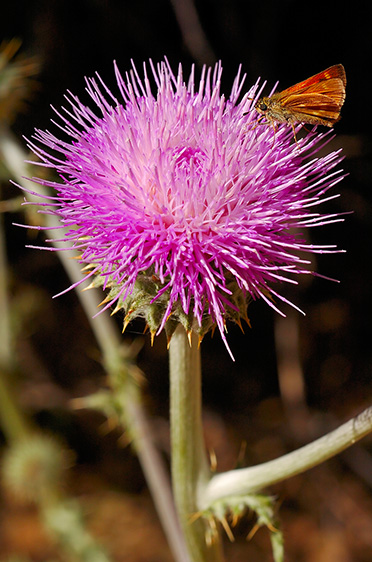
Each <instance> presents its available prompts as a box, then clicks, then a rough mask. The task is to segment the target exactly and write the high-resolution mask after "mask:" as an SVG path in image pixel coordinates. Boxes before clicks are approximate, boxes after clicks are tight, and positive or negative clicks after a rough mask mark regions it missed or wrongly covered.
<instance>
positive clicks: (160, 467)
mask: <svg viewBox="0 0 372 562" xmlns="http://www.w3.org/2000/svg"><path fill="white" fill-rule="evenodd" d="M0 152H1V153H2V155H3V158H4V161H5V162H6V165H7V167H8V169H9V171H10V172H11V173H12V175H13V177H14V178H15V180H16V181H17V182H18V183H19V184H20V185H22V186H23V187H25V188H27V189H30V190H32V191H33V192H36V191H37V192H38V193H39V194H40V196H41V197H42V196H43V195H46V194H47V192H46V190H45V188H43V187H42V186H40V185H36V184H34V183H33V182H31V181H30V180H27V179H26V178H27V176H29V175H30V174H29V172H28V168H27V166H26V164H25V160H26V158H27V155H26V154H25V153H24V151H23V150H22V149H21V148H20V146H19V145H18V143H17V142H16V140H15V139H13V137H12V135H11V133H10V131H8V130H5V129H0ZM29 200H32V201H35V202H37V201H39V199H38V198H37V197H36V196H31V195H30V196H29ZM42 216H43V217H44V219H45V221H46V226H48V227H49V228H55V227H56V226H60V223H59V222H58V219H57V217H55V216H52V215H42ZM54 233H55V231H53V230H52V231H51V232H50V233H47V234H49V238H53V237H54ZM55 246H56V247H62V248H63V247H65V245H63V244H62V243H60V242H57V243H56V244H55ZM57 255H58V257H59V258H60V260H61V261H62V264H63V266H64V268H65V269H66V271H67V273H68V275H69V277H70V279H71V282H72V283H76V282H77V281H79V280H80V279H81V277H82V274H81V271H80V269H81V267H80V265H79V263H78V262H77V261H76V260H75V259H72V258H74V257H75V254H74V252H71V251H66V250H64V251H62V252H57ZM77 295H78V297H79V299H80V302H81V304H82V306H83V308H84V310H85V313H86V316H87V318H88V320H89V321H90V324H91V327H92V330H93V332H94V335H95V337H96V340H97V343H98V345H99V346H100V349H101V352H102V355H103V364H104V366H105V367H106V369H107V371H108V375H109V378H112V379H115V380H117V377H116V375H117V369H118V368H119V369H120V368H121V370H124V371H126V370H127V365H126V364H125V358H124V357H123V354H122V353H121V351H122V350H121V349H120V348H121V346H122V340H121V339H120V337H119V335H118V333H117V330H116V329H115V326H114V323H113V322H112V321H111V319H110V318H109V313H101V314H100V315H98V316H97V317H96V318H94V320H93V316H95V314H96V313H97V308H98V305H99V298H98V295H97V293H96V292H95V291H94V290H89V291H82V290H78V291H77ZM124 355H125V354H124ZM118 360H119V362H120V365H119V367H118V362H117V361H118ZM129 378H130V376H128V377H127V378H126V383H128V379H129ZM127 387H128V384H127ZM120 402H121V406H122V407H123V410H125V409H126V408H128V409H129V410H130V412H128V411H127V414H129V413H130V415H126V416H125V419H126V421H127V422H128V421H129V422H131V424H132V426H131V428H130V434H131V435H132V436H133V438H134V439H136V436H138V443H135V446H136V449H137V452H138V457H139V460H140V463H141V465H142V468H143V471H144V474H145V476H146V477H147V483H148V486H149V489H150V492H151V494H152V497H153V499H154V503H155V506H156V508H157V511H158V514H159V519H160V520H161V523H162V525H163V529H164V532H165V534H166V536H167V539H168V543H169V546H170V548H171V550H172V553H173V556H174V559H175V562H190V559H189V557H188V554H187V549H186V546H185V542H184V538H183V535H182V533H181V531H180V529H179V525H178V520H177V518H176V517H175V509H174V504H173V501H172V496H171V491H170V484H169V477H168V473H167V470H166V468H165V466H164V463H163V461H162V458H161V456H160V454H159V452H158V451H157V449H156V448H155V446H154V442H153V439H152V432H151V428H150V426H149V423H148V421H147V417H146V415H145V412H144V410H143V407H142V404H141V399H140V395H139V393H138V392H133V393H132V392H130V393H129V394H128V395H127V397H125V394H124V393H121V400H120ZM120 421H123V420H120Z"/></svg>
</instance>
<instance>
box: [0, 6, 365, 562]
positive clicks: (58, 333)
mask: <svg viewBox="0 0 372 562" xmlns="http://www.w3.org/2000/svg"><path fill="white" fill-rule="evenodd" d="M0 15H1V17H0V40H8V41H9V40H11V39H12V38H19V39H20V40H21V41H22V45H21V47H20V53H22V54H23V55H25V56H36V57H38V59H39V61H40V72H39V74H38V76H37V77H36V84H35V85H34V87H33V88H32V92H31V96H29V99H28V102H27V104H26V106H25V107H24V108H23V110H22V111H20V112H18V113H17V115H16V117H15V118H14V120H13V121H12V123H11V129H12V132H13V133H14V135H15V136H16V137H17V138H18V139H19V141H20V143H22V144H23V146H25V142H24V141H23V139H22V135H25V136H29V135H31V134H32V131H33V129H34V127H37V128H41V129H45V128H48V126H49V121H50V119H51V118H52V117H53V115H52V110H51V108H50V104H52V105H53V106H55V107H60V106H61V105H62V104H63V94H64V93H65V91H66V90H67V89H68V90H71V91H72V92H73V93H74V94H77V95H78V96H79V97H80V98H81V99H83V100H85V101H88V97H87V95H86V94H85V92H84V88H85V84H84V76H92V75H93V74H94V72H96V71H98V72H99V74H100V76H101V77H102V78H103V79H104V81H105V82H106V84H107V85H108V86H109V87H110V88H111V89H112V90H113V91H114V92H116V91H117V90H116V87H115V78H114V72H113V60H114V59H115V60H116V61H117V63H118V66H119V68H120V70H121V71H122V72H125V71H126V70H127V69H129V68H130V61H131V59H133V60H134V62H135V64H136V65H137V67H138V68H139V69H140V68H141V66H142V61H147V60H148V59H149V58H151V59H152V60H153V61H155V62H157V61H160V60H162V58H163V57H164V55H166V56H167V57H168V59H169V61H170V63H171V65H172V66H173V68H174V69H176V67H177V64H178V63H179V62H182V64H183V65H184V73H185V76H187V74H188V71H189V69H190V67H191V65H192V64H195V65H196V67H197V69H198V70H200V68H201V66H202V65H203V64H213V63H215V62H216V61H217V60H221V61H222V65H223V68H224V72H223V86H222V91H223V92H225V93H226V94H228V93H229V91H230V89H231V85H232V81H233V79H234V77H235V75H236V72H237V69H238V66H239V65H240V64H241V65H242V69H243V72H244V73H246V74H247V79H246V87H247V89H248V88H249V86H250V85H251V84H253V82H255V81H256V79H257V77H259V76H260V77H262V79H265V80H267V81H268V88H271V87H272V86H273V85H274V83H275V82H276V81H277V80H279V82H280V84H279V89H283V88H285V87H288V86H290V85H292V84H294V83H295V82H298V81H300V80H302V79H305V78H307V77H309V76H310V75H312V74H315V73H317V72H319V71H321V70H323V69H325V68H326V67H328V66H330V65H332V64H336V63H342V64H343V65H344V66H345V69H346V75H347V80H348V83H347V95H346V102H345V105H344V107H343V109H342V119H341V121H340V122H339V123H338V124H337V125H336V128H335V130H336V133H337V137H336V138H335V139H334V140H333V141H332V146H331V148H332V149H336V148H338V147H343V149H344V154H345V160H344V162H343V167H344V169H345V171H346V172H347V174H348V176H347V177H346V178H345V179H344V180H343V182H342V183H341V184H339V185H338V186H337V187H336V190H337V192H339V193H340V194H341V196H340V197H339V198H338V199H336V200H333V201H331V202H329V204H328V206H325V207H324V208H323V210H324V211H326V210H327V211H329V212H337V213H348V212H349V211H352V213H350V214H347V215H346V216H345V222H343V223H338V224H336V225H333V226H329V227H326V228H324V227H323V228H319V229H315V230H313V231H312V232H311V233H309V236H311V240H312V241H313V242H314V243H318V244H337V246H338V247H339V248H341V249H344V250H346V254H334V255H324V256H319V257H318V258H317V262H316V264H315V267H316V270H317V271H318V272H319V273H320V274H322V275H324V276H327V277H330V278H333V279H337V280H340V283H335V282H332V281H328V280H325V279H322V278H316V277H315V278H311V279H310V278H305V279H301V283H300V285H299V286H298V288H296V290H293V289H291V291H289V289H288V288H284V287H283V292H285V294H286V296H287V297H288V298H290V299H292V300H293V301H294V302H295V303H296V305H298V306H299V307H300V308H301V309H302V310H304V311H305V312H306V316H305V317H303V316H302V315H300V314H298V313H296V312H293V311H291V310H290V309H285V312H286V314H287V319H285V320H282V319H280V318H278V317H276V316H275V315H274V314H273V313H272V311H271V310H269V308H268V307H267V305H265V303H263V302H256V303H253V304H252V305H251V306H250V307H249V311H248V313H249V317H250V320H251V324H252V329H250V328H248V327H247V328H246V329H245V334H242V333H241V331H240V330H239V329H238V328H237V327H234V326H231V327H230V328H229V335H228V340H229V344H230V345H231V348H232V351H233V354H234V356H235V359H236V361H235V363H232V362H231V359H230V357H229V355H228V353H227V352H226V349H225V347H224V345H223V343H222V342H221V340H220V337H219V336H218V335H217V334H216V335H215V337H214V338H211V337H210V336H209V335H208V336H206V338H205V340H204V341H203V344H202V356H203V396H204V406H205V431H206V440H207V444H208V446H209V447H210V448H211V449H213V450H214V451H215V453H216V456H217V460H218V469H219V470H226V469H230V468H233V467H234V466H236V465H237V463H240V464H241V465H243V466H247V465H251V464H257V463H259V462H263V461H266V460H269V459H271V458H274V457H276V456H278V455H280V454H283V453H285V452H287V451H290V450H292V449H294V448H296V447H298V446H300V445H302V444H305V443H307V442H309V441H310V440H312V439H313V438H315V437H318V436H320V435H322V434H323V433H326V432H327V431H330V430H331V429H333V428H335V427H337V425H339V424H341V423H342V422H344V421H346V420H347V419H349V418H350V417H352V416H354V415H356V414H357V413H359V412H360V411H362V410H363V409H364V408H365V407H367V406H368V405H370V403H371V400H372V369H371V365H372V345H371V333H372V330H371V317H372V306H371V259H372V249H371V245H370V243H371V235H372V190H371V187H372V174H371V172H372V161H371V152H372V144H371V124H372V120H371V112H372V98H371V63H372V35H371V26H372V4H371V3H370V2H366V1H360V0H354V2H352V3H349V2H334V1H329V0H322V1H317V0H314V1H313V2H311V3H300V2H298V0H296V1H295V0H282V1H281V2H276V1H273V0H272V1H270V0H269V1H266V2H249V1H242V0H198V1H197V0H196V1H194V2H192V1H191V0H185V1H182V0H158V1H157V2H147V1H145V0H137V1H136V2H130V1H125V0H122V1H118V0H116V1H115V0H106V1H104V0H74V1H72V0H63V1H62V0H61V1H58V0H40V1H35V0H34V1H33V0H27V1H19V0H13V1H12V2H10V1H9V0H7V1H6V2H3V3H2V7H1V9H0ZM0 87H1V84H0ZM328 149H329V147H328V148H327V150H328ZM3 175H4V174H3ZM15 191H16V189H15V188H14V187H13V186H11V185H10V184H9V183H8V182H7V181H6V180H5V178H4V181H3V182H2V197H3V199H5V200H6V199H11V198H14V197H16V196H18V195H19V194H18V192H17V193H15ZM3 220H4V225H5V236H6V240H7V260H8V266H9V273H8V275H9V294H10V308H11V311H12V321H13V322H14V324H15V325H16V326H17V329H18V331H17V341H16V353H17V358H16V359H17V363H18V373H17V376H15V377H14V391H15V394H16V399H17V401H18V403H19V404H20V405H21V407H22V409H23V410H24V411H25V412H27V414H28V415H29V416H30V417H31V418H32V419H33V420H34V422H35V424H36V425H37V426H39V427H41V428H43V429H45V430H46V431H47V432H49V433H53V434H54V435H57V436H58V437H60V438H61V439H63V441H64V442H65V443H67V446H68V447H69V448H70V449H71V450H72V451H74V456H75V462H74V464H73V466H72V467H71V469H70V476H69V478H68V481H67V484H66V488H67V491H68V493H69V494H70V495H71V496H73V497H76V498H79V500H80V501H81V502H82V505H83V506H84V510H85V512H86V514H87V519H88V525H89V528H90V529H91V530H92V533H93V534H94V535H95V536H96V537H98V538H99V540H100V541H101V543H102V544H104V545H105V547H106V548H107V549H108V551H109V552H110V553H111V555H112V559H113V560H114V561H117V562H124V561H130V562H167V561H168V560H172V557H171V555H170V553H169V551H168V548H167V545H166V541H165V539H164V536H163V533H162V530H161V527H160V525H159V523H158V520H157V515H156V512H155V510H154V507H153V504H152V501H151V497H150V495H149V493H148V490H147V487H146V483H145V480H144V478H143V475H142V472H141V470H140V468H139V464H138V461H137V459H136V455H135V454H134V452H133V450H132V449H131V448H130V447H128V446H127V447H125V446H123V445H122V444H121V442H120V436H121V431H120V430H114V431H111V432H105V431H102V427H103V424H104V418H103V416H100V415H98V414H96V413H92V412H89V411H88V410H81V411H80V410H79V411H76V410H73V409H72V408H71V405H70V400H71V399H72V398H76V397H80V396H85V395H87V394H89V393H91V392H93V391H94V390H95V389H97V388H100V387H101V386H102V385H104V381H105V373H104V371H103V369H102V366H101V364H100V361H99V359H98V352H97V349H96V344H95V341H94V337H93V335H92V332H91V328H90V325H89V322H88V320H87V318H86V317H85V315H84V312H83V311H82V310H81V308H80V305H79V302H78V299H77V297H76V295H75V294H74V293H73V292H69V293H67V294H65V295H63V296H61V297H59V298H58V299H54V300H52V296H53V295H55V294H56V293H58V292H60V291H61V290H63V289H65V288H66V287H68V286H69V284H70V282H69V280H68V278H67V276H66V274H65V272H64V270H63V268H62V266H61V264H60V262H59V260H58V257H57V256H56V255H55V254H54V253H52V252H38V251H36V250H30V249H27V248H25V245H26V244H29V243H30V236H31V235H30V232H28V231H27V230H26V229H20V228H17V227H15V226H14V225H13V223H14V222H23V221H24V217H22V215H21V214H20V213H18V212H17V213H16V212H15V211H13V212H6V213H5V214H4V216H3ZM31 243H32V244H36V245H43V237H42V235H37V236H36V237H35V236H33V237H32V240H31ZM120 320H121V319H120V318H117V319H116V321H117V322H118V325H119V323H120ZM143 328H144V326H143V325H141V323H140V322H138V323H135V324H133V325H131V326H130V327H129V328H128V329H127V331H126V334H125V336H124V337H125V338H126V339H127V340H128V342H131V341H133V340H134V339H135V338H140V341H141V342H142V343H143V347H142V349H141V351H140V353H139V356H138V364H139V366H140V368H141V369H142V370H143V371H144V373H145V377H146V384H145V385H144V389H143V391H144V394H145V397H146V404H147V407H148V411H149V415H150V417H151V420H152V425H153V428H155V431H156V435H157V441H158V444H159V447H160V449H161V450H162V452H163V454H164V458H167V453H168V429H167V416H168V413H167V410H168V372H167V369H168V367H167V350H166V342H165V337H164V336H160V337H158V338H156V340H155V344H154V346H153V347H151V345H150V336H149V335H142V333H143ZM6 445H7V443H6V439H5V437H4V438H3V439H2V448H3V449H5V448H6ZM371 455H372V438H371V437H367V438H365V439H364V440H363V441H362V442H361V443H360V444H358V445H355V446H354V447H353V448H352V449H350V450H349V451H348V452H345V453H344V454H342V455H340V456H338V457H337V458H335V459H332V460H331V461H329V462H327V463H326V464H325V465H323V466H321V467H318V468H315V469H313V470H311V471H309V472H308V473H306V474H304V475H301V476H298V477H295V478H292V479H290V480H288V481H287V482H285V483H284V484H281V485H278V486H276V487H274V488H273V489H272V490H271V491H272V492H273V493H274V494H275V495H276V496H277V497H278V499H279V504H280V510H279V516H280V520H281V522H282V527H283V530H284V533H285V541H286V550H287V560H288V561H289V562H302V561H303V562H323V561H324V562H370V561H372V456H371ZM253 525H254V518H253V516H252V515H250V514H247V517H246V518H244V519H243V520H242V521H241V522H240V523H239V525H238V526H237V528H236V529H235V531H234V532H235V536H236V541H235V543H233V544H230V543H229V542H228V540H227V539H226V556H227V560H228V561H229V562H230V561H231V562H235V561H236V562H238V561H239V562H240V561H242V560H252V561H253V560H254V561H255V562H261V561H262V562H264V561H269V560H272V557H271V553H270V544H269V540H268V533H267V531H266V530H264V529H261V530H259V531H258V532H257V534H256V535H255V536H254V538H253V539H252V540H250V541H248V542H247V541H246V536H247V534H248V533H249V531H250V529H251V528H252V526H253ZM20 529H21V530H22V531H21V532H20ZM15 555H19V556H23V557H25V559H26V560H32V561H35V562H39V561H40V562H41V561H47V560H68V558H66V557H64V556H65V555H63V554H61V553H60V552H59V551H58V548H57V547H56V545H55V544H54V543H53V541H51V540H50V539H49V538H48V537H47V536H46V534H45V532H44V531H43V527H42V525H41V523H40V519H39V518H38V514H37V510H35V508H34V507H32V506H30V505H26V506H25V505H23V504H20V503H19V502H15V501H14V500H13V499H12V497H11V495H9V494H8V493H7V490H4V489H3V490H2V492H1V502H0V559H4V560H7V559H9V557H10V556H15ZM7 557H8V558H7Z"/></svg>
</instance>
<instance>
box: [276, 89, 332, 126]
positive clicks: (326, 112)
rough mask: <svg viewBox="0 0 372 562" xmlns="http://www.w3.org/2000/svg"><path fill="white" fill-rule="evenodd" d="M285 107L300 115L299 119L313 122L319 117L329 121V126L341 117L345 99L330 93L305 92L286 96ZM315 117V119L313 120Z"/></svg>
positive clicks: (283, 101) (282, 101)
mask: <svg viewBox="0 0 372 562" xmlns="http://www.w3.org/2000/svg"><path fill="white" fill-rule="evenodd" d="M281 103H282V105H283V107H285V108H286V109H287V110H289V111H290V112H291V113H293V114H294V115H296V116H297V117H298V120H299V121H303V122H307V123H312V122H314V123H315V122H316V120H317V119H320V120H323V121H327V123H324V124H327V125H328V126H331V125H332V124H333V123H336V122H337V121H338V120H339V119H340V110H341V107H342V103H343V100H342V101H340V100H339V99H338V98H336V99H335V98H334V97H333V96H330V95H325V94H316V93H305V94H293V95H289V96H286V97H285V99H284V100H281ZM301 116H302V118H301ZM313 118H315V120H314V121H313Z"/></svg>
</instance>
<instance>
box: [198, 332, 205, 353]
mask: <svg viewBox="0 0 372 562" xmlns="http://www.w3.org/2000/svg"><path fill="white" fill-rule="evenodd" d="M203 339H204V336H202V335H200V334H199V339H198V349H199V348H200V345H201V342H202V341H203Z"/></svg>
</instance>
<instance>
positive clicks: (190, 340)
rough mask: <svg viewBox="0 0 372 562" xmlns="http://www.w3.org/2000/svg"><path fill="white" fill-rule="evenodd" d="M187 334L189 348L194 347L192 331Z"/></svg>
mask: <svg viewBox="0 0 372 562" xmlns="http://www.w3.org/2000/svg"><path fill="white" fill-rule="evenodd" d="M186 333H187V339H188V340H189V346H190V347H191V345H192V330H189V331H188V332H186Z"/></svg>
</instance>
